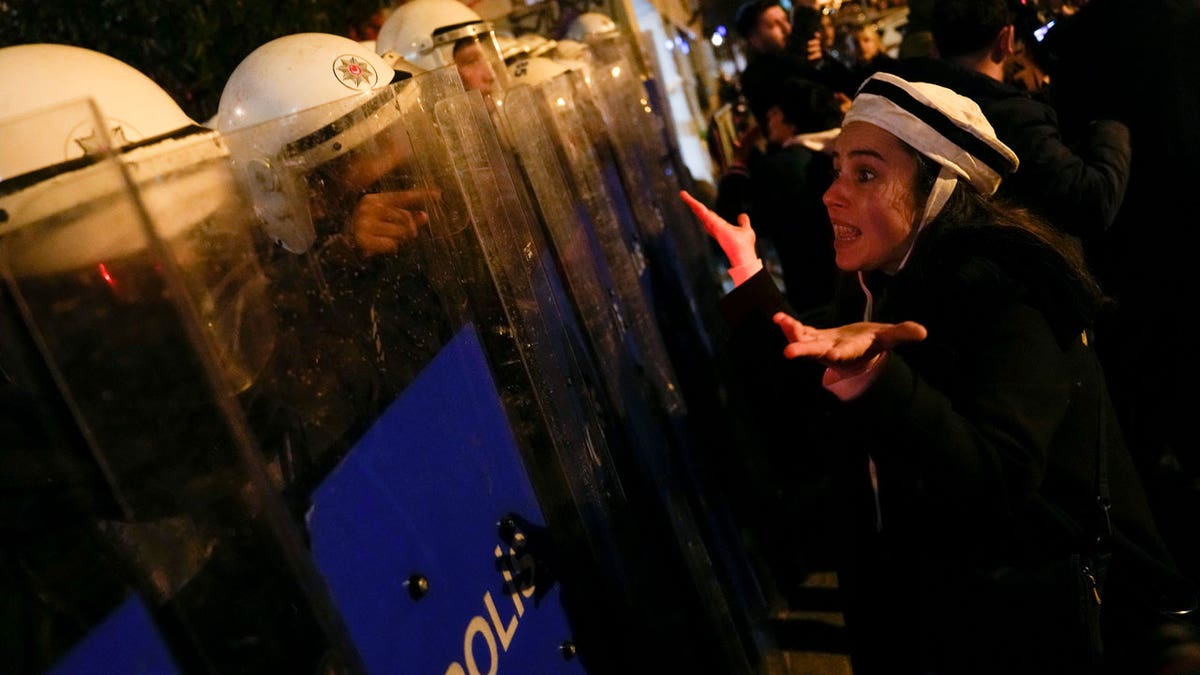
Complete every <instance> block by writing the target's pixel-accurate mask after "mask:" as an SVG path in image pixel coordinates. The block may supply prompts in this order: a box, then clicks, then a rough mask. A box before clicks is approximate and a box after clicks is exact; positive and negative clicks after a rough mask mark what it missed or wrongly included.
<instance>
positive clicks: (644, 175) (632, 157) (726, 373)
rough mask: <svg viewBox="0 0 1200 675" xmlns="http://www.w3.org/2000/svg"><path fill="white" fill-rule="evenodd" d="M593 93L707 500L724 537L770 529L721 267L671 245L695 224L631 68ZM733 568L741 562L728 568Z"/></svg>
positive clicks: (600, 142) (764, 580)
mask: <svg viewBox="0 0 1200 675" xmlns="http://www.w3.org/2000/svg"><path fill="white" fill-rule="evenodd" d="M589 85H590V89H591V91H592V93H593V96H592V100H593V101H594V103H595V107H596V109H597V110H596V112H595V113H593V114H592V115H591V118H592V119H593V120H595V117H596V116H597V115H596V113H598V116H599V117H600V118H601V121H600V122H599V123H597V122H593V123H592V124H591V125H590V127H589V128H590V129H591V132H592V133H591V135H592V138H593V140H594V142H595V144H596V147H597V150H598V153H599V157H600V158H601V160H602V166H606V167H607V168H606V172H605V173H606V175H608V176H611V175H613V174H616V175H617V176H619V180H616V181H612V180H610V181H609V184H610V185H612V186H613V190H614V193H615V194H624V196H625V199H626V200H627V202H628V203H629V205H630V207H631V210H632V212H633V214H634V220H635V225H636V228H635V231H634V233H632V234H630V235H628V236H630V238H631V240H632V241H634V242H635V245H640V248H641V249H642V250H643V251H644V252H645V258H646V261H647V271H646V273H645V274H644V275H643V288H648V289H649V297H650V298H651V302H652V306H653V309H654V312H655V316H656V318H657V320H658V322H659V326H660V329H661V334H662V336H663V339H664V341H665V342H666V344H667V347H668V351H669V352H670V355H671V359H672V363H673V365H674V367H675V372H676V373H677V375H678V377H679V384H680V389H681V391H682V393H683V396H684V399H685V401H686V402H687V406H688V410H689V413H690V414H689V422H690V425H689V426H690V427H691V428H692V431H693V437H695V438H697V439H698V443H697V444H696V446H695V451H696V457H697V465H698V467H699V471H700V474H701V477H702V483H703V485H704V490H703V491H704V493H705V494H706V495H707V496H708V498H709V499H711V500H713V501H714V502H723V503H725V504H728V505H729V510H730V511H731V512H732V513H733V516H732V520H733V521H734V522H732V523H730V524H728V527H733V528H737V529H739V530H741V531H743V532H749V530H748V529H747V528H751V529H756V528H759V527H760V523H761V522H767V519H764V518H763V517H761V516H760V515H757V514H758V507H757V506H755V505H756V504H758V503H759V502H760V501H761V495H757V494H756V493H755V492H756V490H759V489H760V487H761V485H762V482H761V481H758V480H756V479H755V478H754V476H759V475H762V471H763V468H762V467H763V466H764V465H765V464H764V462H765V458H764V457H765V456H764V453H765V450H766V449H765V448H762V447H761V443H760V441H759V438H758V436H757V434H756V432H755V430H753V429H752V428H749V427H748V426H747V424H746V420H749V419H752V418H751V416H750V415H748V414H747V411H746V410H745V408H744V401H745V397H744V395H743V394H742V393H741V391H740V389H739V386H740V385H739V382H738V379H737V377H736V375H735V374H734V372H733V371H732V365H731V361H730V357H729V355H728V354H727V353H726V351H725V350H724V344H725V340H726V337H725V329H724V323H723V319H722V318H721V317H720V315H719V308H718V305H717V297H716V293H717V290H718V289H719V284H718V283H717V281H716V280H715V279H713V278H712V276H711V275H712V272H713V270H714V269H715V267H713V266H711V265H710V264H708V263H706V262H704V260H705V259H706V255H707V251H706V252H705V254H704V255H696V254H694V253H689V250H693V247H692V246H690V245H686V244H684V243H681V241H680V239H679V238H678V237H676V236H675V235H674V233H675V231H676V228H679V227H683V228H688V227H690V228H693V229H694V230H695V231H696V232H697V233H698V232H699V229H700V228H699V227H697V226H696V224H695V221H694V218H690V219H689V218H688V217H687V216H685V215H671V214H672V213H673V211H674V208H673V205H674V204H675V203H678V202H680V199H679V197H678V189H677V188H675V187H672V186H670V184H669V182H668V178H667V176H666V172H665V171H664V170H663V169H662V168H661V165H660V163H659V162H658V161H657V160H656V158H658V157H661V155H662V152H663V151H662V147H661V145H659V144H657V143H656V139H655V134H647V133H646V129H653V128H654V121H653V117H654V115H653V108H651V107H650V103H649V101H648V99H647V98H646V93H645V91H644V89H643V88H642V86H641V84H640V82H639V78H637V77H636V75H635V74H634V73H633V72H632V71H631V69H630V68H629V67H627V65H626V62H625V61H615V62H610V63H608V64H604V65H599V64H597V65H596V66H595V67H594V68H593V69H592V70H591V71H590V78H589ZM668 223H672V225H671V226H669V225H668ZM705 245H707V244H705ZM730 447H737V448H739V449H740V452H739V455H738V460H739V461H738V462H736V463H733V464H731V463H730V462H729V461H728V459H729V458H728V453H727V449H728V448H730ZM743 536H746V535H743ZM752 546H757V542H755V543H754V544H753V545H752ZM737 566H738V563H737V562H736V561H735V562H732V563H731V567H737ZM753 576H755V577H757V580H754V581H751V582H748V583H746V584H743V588H744V589H745V591H744V592H742V593H740V594H738V595H739V597H741V598H742V599H744V600H745V601H746V602H747V603H748V605H749V609H748V611H749V613H751V614H757V615H760V616H761V615H765V614H766V612H767V609H768V608H767V604H768V603H770V602H771V598H770V597H767V596H771V595H772V594H773V593H774V591H772V590H770V588H771V586H772V584H773V583H774V580H773V579H771V575H770V572H769V570H765V569H762V568H761V566H759V567H758V568H757V569H756V571H755V572H754V573H753ZM739 578H740V577H739ZM756 588H757V589H767V590H755V589H756ZM751 630H752V631H754V630H756V629H753V628H752V629H751ZM755 641H759V640H757V639H756V640H755Z"/></svg>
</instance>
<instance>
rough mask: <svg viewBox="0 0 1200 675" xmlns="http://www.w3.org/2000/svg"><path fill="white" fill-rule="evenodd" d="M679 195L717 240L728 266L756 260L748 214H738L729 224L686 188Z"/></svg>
mask: <svg viewBox="0 0 1200 675" xmlns="http://www.w3.org/2000/svg"><path fill="white" fill-rule="evenodd" d="M679 196H680V197H682V198H683V201H684V203H685V204H687V205H688V207H689V208H691V209H692V213H694V214H696V217H697V218H699V219H700V222H701V223H703V224H704V231H705V232H708V235H709V236H710V237H712V238H713V239H716V240H717V244H718V245H719V246H720V247H721V250H722V251H724V252H725V257H726V258H728V259H729V266H730V267H741V266H742V265H746V264H748V263H752V262H754V261H755V260H758V252H757V251H755V250H754V242H755V235H754V230H753V228H751V227H750V216H747V215H746V214H744V213H743V214H742V215H740V216H738V224H737V225H730V224H729V223H728V222H727V221H726V220H725V219H724V218H722V217H721V216H718V215H717V214H716V213H714V212H713V211H712V209H709V208H708V207H707V206H705V205H704V204H701V203H700V202H699V201H698V200H697V199H696V198H695V197H693V196H691V195H690V194H688V192H687V190H680V191H679Z"/></svg>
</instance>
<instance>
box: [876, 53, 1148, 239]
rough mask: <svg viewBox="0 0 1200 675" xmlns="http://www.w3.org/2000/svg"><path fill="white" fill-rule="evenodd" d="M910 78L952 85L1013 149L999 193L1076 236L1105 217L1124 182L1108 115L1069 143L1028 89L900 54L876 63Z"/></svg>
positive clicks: (1122, 139)
mask: <svg viewBox="0 0 1200 675" xmlns="http://www.w3.org/2000/svg"><path fill="white" fill-rule="evenodd" d="M884 69H885V70H887V71H888V72H894V73H895V74H897V75H900V76H901V77H903V78H905V79H907V80H909V81H910V82H930V83H933V84H937V85H941V86H943V87H946V88H948V89H952V90H954V91H956V92H958V93H960V94H962V95H964V96H967V97H969V98H971V99H972V100H974V101H975V102H976V103H978V104H979V107H980V108H981V109H982V110H983V114H984V115H986V116H987V118H988V121H989V122H991V124H992V127H993V128H994V129H995V131H996V136H997V138H999V139H1000V140H1001V141H1003V142H1004V144H1005V145H1007V146H1008V147H1010V148H1012V150H1013V152H1015V153H1017V158H1018V159H1019V160H1020V166H1019V167H1018V168H1017V171H1016V173H1015V174H1013V175H1012V176H1010V177H1008V178H1005V180H1004V183H1003V184H1002V185H1001V186H1000V193H999V194H1000V196H1001V197H1008V198H1010V199H1012V200H1013V201H1014V202H1016V203H1017V204H1019V205H1021V206H1025V207H1027V208H1030V209H1033V210H1034V211H1036V212H1038V213H1039V214H1040V215H1042V216H1043V217H1045V218H1046V219H1048V220H1049V221H1050V222H1051V223H1053V224H1054V225H1055V226H1056V227H1058V228H1059V229H1061V230H1063V231H1065V232H1068V233H1070V234H1072V235H1075V236H1077V237H1080V238H1082V239H1084V240H1088V239H1094V238H1096V237H1098V236H1099V235H1101V234H1102V233H1103V232H1104V231H1105V230H1106V229H1107V228H1108V227H1109V226H1110V225H1111V224H1112V222H1113V218H1114V217H1115V216H1116V214H1117V210H1118V209H1119V208H1120V206H1121V202H1122V200H1123V199H1124V196H1125V187H1126V185H1127V183H1128V180H1129V162H1130V156H1131V151H1130V142H1129V129H1128V128H1127V127H1126V126H1125V125H1124V124H1122V123H1120V122H1116V121H1113V120H1098V121H1095V122H1093V123H1092V124H1091V125H1090V126H1089V127H1088V128H1087V130H1086V131H1085V132H1084V134H1083V137H1082V138H1079V139H1077V140H1075V139H1072V141H1071V142H1070V143H1068V140H1067V139H1065V138H1064V136H1063V134H1062V132H1061V130H1060V129H1059V123H1058V115H1057V113H1056V112H1055V110H1054V108H1052V107H1051V106H1049V105H1048V104H1046V103H1045V102H1043V101H1040V100H1038V99H1036V98H1034V97H1033V96H1031V95H1030V94H1029V93H1028V92H1025V91H1022V90H1020V89H1017V88H1016V87H1013V86H1011V85H1008V84H1005V83H1003V82H998V81H996V80H994V79H992V78H990V77H988V76H986V75H983V74H981V73H977V72H974V71H971V70H967V69H965V68H962V67H960V66H958V65H956V64H954V63H951V62H949V61H944V60H939V59H932V58H925V57H919V58H910V59H900V60H899V61H896V62H894V63H892V64H889V65H888V66H886V67H885V68H884Z"/></svg>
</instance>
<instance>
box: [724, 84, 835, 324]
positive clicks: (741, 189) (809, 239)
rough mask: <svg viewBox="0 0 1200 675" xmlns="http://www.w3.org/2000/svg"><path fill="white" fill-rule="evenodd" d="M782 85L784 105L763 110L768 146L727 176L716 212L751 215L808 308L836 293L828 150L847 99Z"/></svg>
mask: <svg viewBox="0 0 1200 675" xmlns="http://www.w3.org/2000/svg"><path fill="white" fill-rule="evenodd" d="M779 89H780V94H779V102H778V103H777V104H775V105H773V106H771V107H770V108H769V109H768V110H767V113H766V122H765V126H766V139H767V151H766V152H765V153H762V154H751V155H750V156H749V157H748V158H747V163H746V165H744V166H742V165H735V166H734V167H733V168H732V169H731V170H730V171H729V172H728V173H726V175H725V176H723V177H722V179H721V182H720V184H719V185H718V189H717V205H716V210H717V212H718V213H720V214H721V216H722V217H723V218H725V219H727V220H735V219H736V218H737V217H738V215H739V214H741V213H747V214H749V216H750V217H751V218H752V219H753V220H754V222H755V223H757V224H758V225H757V227H758V231H759V232H760V233H761V234H762V236H763V239H765V240H766V241H768V242H769V243H770V244H771V245H773V246H774V249H775V253H776V254H777V255H778V258H779V264H780V266H781V267H782V268H783V283H784V287H785V288H786V291H787V296H788V301H789V302H790V303H791V304H792V306H793V307H794V308H796V309H797V311H806V310H809V309H815V308H818V307H822V306H824V305H825V304H826V303H828V302H829V299H830V298H831V297H833V286H834V280H835V277H836V268H835V267H834V264H833V234H832V230H830V229H829V221H828V218H827V216H826V214H825V205H824V204H822V203H821V195H822V194H823V193H824V192H825V188H826V187H828V186H829V183H830V181H831V180H832V168H833V164H832V160H831V158H830V157H829V155H828V154H827V153H826V150H827V147H828V145H829V143H830V141H831V140H832V139H833V138H834V137H835V136H836V134H837V130H838V127H839V126H840V125H841V119H842V109H841V107H840V105H841V101H842V100H846V99H842V98H840V95H837V94H835V93H834V92H833V91H831V90H830V89H829V88H827V87H825V86H823V85H821V84H818V83H816V82H812V81H810V80H805V79H802V78H791V79H788V80H785V81H784V82H783V83H781V85H780V87H779Z"/></svg>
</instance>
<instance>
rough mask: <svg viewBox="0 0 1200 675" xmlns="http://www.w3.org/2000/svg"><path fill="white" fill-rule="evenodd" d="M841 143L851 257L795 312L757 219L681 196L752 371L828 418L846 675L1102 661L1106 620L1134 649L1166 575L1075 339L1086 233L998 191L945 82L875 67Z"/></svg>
mask: <svg viewBox="0 0 1200 675" xmlns="http://www.w3.org/2000/svg"><path fill="white" fill-rule="evenodd" d="M835 148H836V151H835V154H834V165H835V166H834V176H835V178H834V182H833V184H832V185H831V186H830V188H829V189H828V190H827V191H826V193H825V195H824V203H825V206H826V208H827V210H828V212H829V218H830V221H831V223H832V226H833V234H834V243H833V246H834V249H835V252H836V258H837V266H838V268H839V270H841V271H842V272H845V273H852V274H845V275H843V277H844V279H843V281H847V282H849V283H843V284H842V285H841V286H840V287H839V290H838V293H837V295H836V296H835V300H834V302H833V303H832V305H831V306H830V307H829V308H828V310H827V311H825V312H822V313H819V314H813V313H809V314H805V315H804V317H803V318H804V322H803V323H802V322H801V321H799V320H797V319H796V318H794V317H793V316H792V314H791V313H789V312H788V308H787V306H786V304H785V302H784V300H783V296H782V295H781V294H780V293H779V291H778V289H777V288H776V287H775V286H774V283H773V282H772V280H771V278H770V277H769V275H768V274H767V273H766V272H764V271H762V265H761V262H760V261H759V260H758V259H757V257H756V255H755V253H754V240H755V234H754V231H753V229H752V228H751V226H750V221H749V218H748V217H747V216H745V215H744V214H743V215H742V216H740V217H739V219H738V221H739V222H738V224H737V225H732V224H730V223H728V222H726V221H724V220H722V219H721V218H720V217H719V216H717V215H716V214H715V213H713V212H712V211H710V210H709V209H707V208H706V207H705V206H704V205H702V204H700V203H699V202H697V201H696V200H695V199H694V198H692V197H691V196H690V195H687V194H686V193H685V194H683V198H684V199H685V201H686V202H687V203H688V204H689V205H690V206H691V207H692V209H693V211H694V212H695V213H696V215H697V216H698V217H699V219H700V220H701V221H702V222H703V224H704V227H705V229H706V230H707V231H708V233H709V234H710V235H711V236H712V237H714V238H715V239H716V241H717V242H718V243H719V244H720V246H721V248H722V250H723V251H724V252H725V254H726V255H727V256H728V258H729V262H730V272H729V273H730V275H731V276H732V277H733V280H734V284H735V288H734V290H733V291H731V292H730V293H729V295H728V296H726V298H724V299H723V301H722V303H723V311H724V312H725V314H726V318H727V319H728V320H729V321H730V322H731V324H732V326H733V329H734V330H733V339H734V340H735V342H736V344H735V349H736V350H737V351H738V352H739V353H741V354H742V355H744V356H746V358H745V359H744V360H745V364H744V367H748V368H754V370H755V377H756V378H757V382H758V383H759V384H760V385H761V386H764V387H771V389H770V391H772V392H774V393H775V395H778V396H786V397H789V399H788V400H789V401H792V400H794V401H795V405H796V406H798V407H797V410H798V411H803V415H801V416H799V417H802V418H803V421H801V422H800V425H803V426H802V427H801V426H798V429H799V428H808V427H809V426H810V425H812V424H813V420H816V421H818V422H820V425H821V429H823V431H822V433H820V434H817V435H812V434H807V435H801V434H798V438H797V446H799V447H798V448H793V449H792V451H800V452H817V451H822V452H823V453H824V455H825V456H826V457H827V462H828V466H829V467H830V471H831V475H833V476H834V477H835V480H836V481H837V488H836V490H835V493H836V495H837V498H838V501H839V504H838V507H839V508H837V509H836V512H837V515H838V517H840V518H842V519H843V520H844V523H843V524H842V526H841V527H840V530H841V532H842V536H843V537H844V539H845V544H846V546H844V547H840V552H839V553H840V555H839V567H838V572H839V576H838V580H839V588H840V591H841V592H842V594H843V600H844V601H843V610H844V613H845V618H846V623H847V629H848V633H849V636H850V641H851V652H852V660H853V666H854V672H855V673H856V675H863V674H867V673H876V672H880V673H884V672H886V673H909V672H920V673H972V674H977V673H1044V672H1057V673H1065V672H1071V673H1076V672H1089V671H1100V670H1101V668H1102V667H1103V666H1102V661H1103V660H1104V658H1105V657H1104V656H1101V650H1100V644H1099V643H1098V640H1099V638H1100V637H1101V635H1103V638H1104V640H1105V644H1104V646H1105V647H1107V652H1108V653H1107V655H1106V657H1107V659H1108V661H1109V663H1115V662H1117V661H1122V662H1124V661H1126V660H1128V659H1129V658H1132V656H1131V655H1132V654H1133V653H1135V652H1136V651H1137V650H1138V649H1139V646H1138V645H1139V643H1138V640H1139V639H1140V638H1141V637H1143V636H1146V635H1147V630H1148V629H1149V628H1150V626H1151V625H1152V624H1154V623H1155V619H1156V617H1159V616H1161V614H1160V612H1158V611H1156V610H1157V609H1161V608H1159V607H1157V606H1156V605H1155V603H1156V602H1157V601H1158V600H1159V596H1160V595H1162V594H1164V593H1167V592H1168V591H1172V590H1174V589H1175V583H1176V580H1177V579H1178V576H1177V574H1176V573H1175V570H1174V565H1173V562H1172V560H1171V557H1170V555H1169V553H1168V552H1167V551H1166V550H1165V547H1164V546H1163V544H1162V542H1161V539H1160V538H1159V535H1158V532H1157V529H1156V527H1155V525H1154V523H1153V521H1152V519H1151V516H1150V514H1149V510H1148V508H1147V506H1146V498H1145V494H1144V492H1143V489H1142V486H1141V484H1140V482H1139V479H1138V477H1137V474H1136V471H1135V470H1134V468H1133V466H1132V464H1131V462H1130V458H1129V453H1128V452H1127V450H1126V448H1125V447H1124V446H1123V444H1122V440H1121V434H1120V431H1119V429H1118V428H1117V427H1116V421H1115V418H1114V417H1113V414H1112V406H1111V401H1110V400H1109V396H1108V393H1107V391H1106V390H1105V385H1104V378H1103V376H1102V374H1101V370H1100V368H1099V365H1098V362H1097V360H1096V356H1095V354H1094V352H1093V345H1092V344H1090V342H1091V341H1092V340H1093V338H1092V335H1091V333H1090V331H1089V328H1090V326H1091V324H1092V320H1093V318H1094V316H1095V313H1096V311H1097V309H1098V308H1099V307H1100V306H1101V304H1102V302H1103V298H1102V295H1101V293H1100V290H1099V288H1098V286H1097V285H1096V283H1095V281H1094V280H1093V279H1092V277H1091V276H1090V274H1089V272H1088V271H1087V269H1086V267H1085V265H1084V263H1083V260H1082V257H1081V255H1080V253H1079V251H1078V250H1077V249H1076V248H1075V247H1074V246H1073V244H1072V243H1071V242H1070V241H1069V240H1067V239H1065V238H1063V237H1061V236H1059V235H1058V234H1056V233H1055V232H1054V230H1052V229H1051V228H1050V227H1048V226H1047V225H1046V224H1045V223H1042V222H1040V221H1038V220H1037V219H1035V217H1034V216H1032V215H1031V214H1029V213H1028V212H1026V211H1023V210H1020V209H1016V208H1014V207H1011V206H1009V205H1006V204H1004V203H1002V202H998V201H994V200H993V199H992V195H993V194H994V193H995V191H996V188H997V187H998V186H999V184H1000V181H1001V179H1002V177H1003V176H1004V175H1005V174H1007V173H1011V172H1012V171H1013V170H1015V169H1016V166H1017V157H1016V155H1015V154H1014V153H1013V152H1012V151H1011V150H1010V149H1009V148H1008V147H1007V146H1005V145H1004V144H1003V143H1001V142H1000V141H999V140H997V138H996V136H995V134H994V132H993V130H992V127H991V125H990V124H989V123H988V121H987V119H986V118H985V117H984V116H983V114H982V113H981V112H980V110H979V108H978V106H977V105H976V104H975V103H974V102H972V101H971V100H969V99H967V98H965V97H962V96H960V95H958V94H955V93H954V92H952V91H951V90H949V89H945V88H942V87H938V86H935V85H931V84H928V83H919V82H917V83H914V82H908V81H905V80H903V79H901V78H898V77H896V76H893V75H889V74H884V73H877V74H875V75H873V76H872V77H871V78H869V79H868V80H867V81H866V82H865V83H864V84H863V86H862V88H861V89H860V90H859V92H858V94H857V96H856V98H855V99H854V102H853V105H852V106H851V107H850V110H849V112H848V113H847V114H846V116H845V118H844V121H843V125H842V131H841V134H840V136H839V137H838V139H837V141H836V145H835ZM818 383H819V384H818ZM810 385H811V386H810ZM1109 523H1111V527H1110V526H1109ZM1101 598H1102V599H1103V604H1102V605H1101V604H1100V603H1101ZM1101 608H1103V611H1102V612H1101ZM1097 617H1100V619H1099V620H1100V621H1102V626H1103V632H1102V633H1101V630H1100V627H1099V626H1098V625H1097V621H1098V619H1097ZM1129 672H1132V671H1129Z"/></svg>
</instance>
